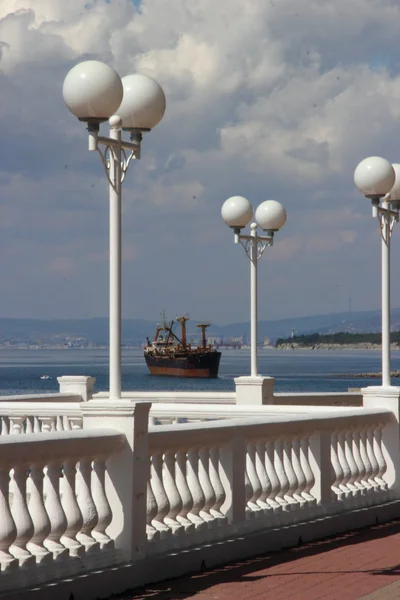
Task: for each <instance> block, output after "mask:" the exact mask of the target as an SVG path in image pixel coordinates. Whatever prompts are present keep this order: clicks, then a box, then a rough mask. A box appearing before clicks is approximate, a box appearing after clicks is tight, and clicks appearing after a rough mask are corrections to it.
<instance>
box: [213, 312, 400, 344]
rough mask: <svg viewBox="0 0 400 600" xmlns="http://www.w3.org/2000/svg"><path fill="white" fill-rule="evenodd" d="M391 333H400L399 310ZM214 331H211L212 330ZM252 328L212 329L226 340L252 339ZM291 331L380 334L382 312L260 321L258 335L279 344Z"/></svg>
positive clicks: (394, 314)
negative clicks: (241, 337) (246, 336)
mask: <svg viewBox="0 0 400 600" xmlns="http://www.w3.org/2000/svg"><path fill="white" fill-rule="evenodd" d="M391 318H392V322H391V324H392V331H399V330H400V308H395V309H392V312H391ZM210 329H211V328H210ZM249 329H250V324H249V323H248V322H247V323H232V324H230V325H224V326H222V327H215V326H213V328H212V332H213V334H214V332H215V333H217V334H218V335H223V336H226V337H237V336H241V335H243V333H245V334H246V335H249ZM292 330H294V332H295V334H296V335H300V334H308V333H327V334H328V333H339V332H341V331H345V332H349V333H377V332H379V331H380V330H381V313H380V311H377V310H375V311H363V312H352V313H349V312H347V313H344V312H343V313H334V314H327V315H315V316H309V317H295V318H291V319H278V320H274V321H272V320H271V321H259V322H258V334H259V337H260V339H262V338H263V337H269V338H270V339H272V340H276V339H277V338H280V337H289V336H290V335H291V332H292Z"/></svg>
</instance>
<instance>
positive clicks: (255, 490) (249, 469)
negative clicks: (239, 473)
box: [246, 442, 263, 517]
mask: <svg viewBox="0 0 400 600" xmlns="http://www.w3.org/2000/svg"><path fill="white" fill-rule="evenodd" d="M255 462H256V446H255V444H254V443H252V442H248V444H247V452H246V475H247V478H246V500H247V506H248V507H249V509H250V510H251V512H253V513H257V514H256V515H255V516H257V517H258V516H261V515H262V514H263V512H262V510H261V508H260V506H259V505H258V504H257V500H258V499H259V497H260V496H261V492H262V487H261V482H260V480H259V478H258V475H257V470H256V465H255Z"/></svg>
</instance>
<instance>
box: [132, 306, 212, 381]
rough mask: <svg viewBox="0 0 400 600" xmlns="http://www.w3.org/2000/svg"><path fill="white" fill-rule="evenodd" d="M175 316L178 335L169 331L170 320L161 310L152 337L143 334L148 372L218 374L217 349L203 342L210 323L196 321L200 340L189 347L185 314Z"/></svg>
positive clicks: (208, 376) (170, 327)
mask: <svg viewBox="0 0 400 600" xmlns="http://www.w3.org/2000/svg"><path fill="white" fill-rule="evenodd" d="M176 320H177V321H178V322H179V323H180V324H181V337H180V338H179V337H178V336H177V335H176V334H175V333H174V332H173V326H174V321H171V322H170V323H167V322H166V320H165V314H164V312H163V313H162V323H161V324H159V325H158V326H157V329H156V333H155V336H154V339H153V341H152V342H150V340H149V338H147V346H145V348H144V358H145V361H146V365H147V367H148V369H149V371H150V374H151V375H167V376H170V377H198V378H203V379H209V378H214V377H218V369H219V362H220V359H221V352H218V351H217V350H215V349H214V348H213V346H212V344H207V339H206V329H207V327H209V325H210V324H209V323H198V325H197V327H199V328H200V329H201V333H202V343H201V345H199V346H195V347H192V345H191V344H188V343H187V339H186V321H188V320H189V319H188V317H178V318H177V319H176Z"/></svg>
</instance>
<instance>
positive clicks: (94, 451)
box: [0, 429, 125, 465]
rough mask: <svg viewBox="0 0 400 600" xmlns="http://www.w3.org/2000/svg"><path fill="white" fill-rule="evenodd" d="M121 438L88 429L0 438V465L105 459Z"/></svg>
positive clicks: (109, 431) (118, 447) (111, 431)
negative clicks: (102, 457)
mask: <svg viewBox="0 0 400 600" xmlns="http://www.w3.org/2000/svg"><path fill="white" fill-rule="evenodd" d="M124 444H125V435H124V434H123V433H121V432H119V431H117V430H115V429H89V430H86V429H85V430H82V429H80V430H74V431H56V432H49V433H40V434H35V433H27V434H25V435H19V434H15V435H6V436H0V464H3V465H12V464H15V463H18V462H23V463H26V464H32V463H34V462H35V463H36V462H51V461H53V460H60V459H61V460H65V459H70V458H75V459H79V458H80V457H82V456H108V455H109V454H112V453H114V452H117V451H119V450H121V449H122V447H123V446H124Z"/></svg>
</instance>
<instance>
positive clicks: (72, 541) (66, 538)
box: [61, 460, 85, 556]
mask: <svg viewBox="0 0 400 600" xmlns="http://www.w3.org/2000/svg"><path fill="white" fill-rule="evenodd" d="M63 474H64V482H63V483H64V485H63V494H62V500H61V505H62V507H63V510H64V514H65V517H66V519H67V528H66V530H65V532H64V533H63V535H62V537H61V542H62V544H63V545H64V546H65V547H66V548H68V550H69V553H70V556H84V554H85V548H84V547H83V546H82V544H81V543H80V542H79V541H78V540H77V537H76V536H77V534H78V533H79V532H80V531H81V528H82V526H83V517H82V513H81V511H80V508H79V505H78V502H77V500H76V460H66V461H65V462H64V465H63Z"/></svg>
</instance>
